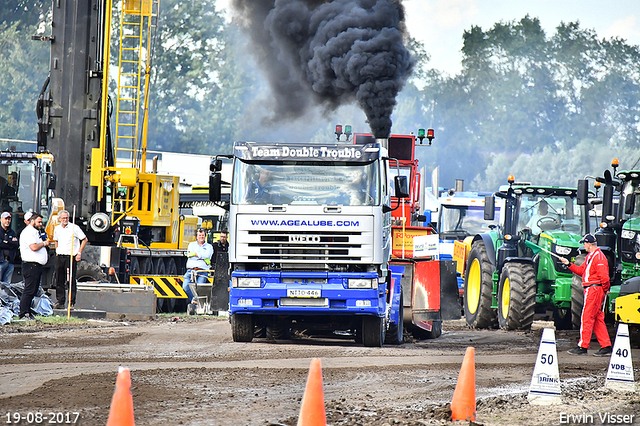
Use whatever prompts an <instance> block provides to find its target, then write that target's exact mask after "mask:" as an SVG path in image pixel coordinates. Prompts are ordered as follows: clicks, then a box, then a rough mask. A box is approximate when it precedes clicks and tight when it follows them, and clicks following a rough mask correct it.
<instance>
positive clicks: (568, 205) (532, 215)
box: [518, 194, 586, 235]
mask: <svg viewBox="0 0 640 426" xmlns="http://www.w3.org/2000/svg"><path fill="white" fill-rule="evenodd" d="M583 210H584V209H582V208H581V206H579V205H578V204H577V202H576V198H575V197H573V196H569V195H566V196H565V195H534V194H527V195H523V196H522V200H521V203H520V213H519V216H518V230H522V229H525V228H526V229H530V230H531V232H532V234H533V235H539V234H540V233H541V232H544V231H554V230H560V231H566V232H570V233H573V234H579V235H582V233H583V232H584V229H585V227H584V222H585V220H586V217H584V215H583Z"/></svg>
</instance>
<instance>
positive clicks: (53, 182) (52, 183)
mask: <svg viewBox="0 0 640 426" xmlns="http://www.w3.org/2000/svg"><path fill="white" fill-rule="evenodd" d="M57 182H58V178H57V177H56V175H49V179H48V182H47V189H51V190H53V189H56V183H57Z"/></svg>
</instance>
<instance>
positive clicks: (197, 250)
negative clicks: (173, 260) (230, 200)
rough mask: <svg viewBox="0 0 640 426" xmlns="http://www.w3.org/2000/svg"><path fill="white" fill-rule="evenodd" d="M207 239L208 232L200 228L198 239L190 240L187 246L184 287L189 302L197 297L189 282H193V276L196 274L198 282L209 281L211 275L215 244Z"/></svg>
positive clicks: (197, 232) (197, 234)
mask: <svg viewBox="0 0 640 426" xmlns="http://www.w3.org/2000/svg"><path fill="white" fill-rule="evenodd" d="M205 239H206V233H205V232H204V229H201V228H200V229H198V230H197V231H196V241H192V242H190V243H189V246H188V247H187V257H188V259H187V273H186V274H184V280H183V284H182V289H183V290H184V292H185V293H187V297H188V299H187V301H188V303H191V302H192V301H193V298H194V297H196V295H195V294H193V292H192V291H191V287H190V286H189V284H191V283H193V280H192V276H195V279H196V283H198V284H202V283H205V282H207V277H208V276H209V269H210V266H209V265H211V256H212V255H213V246H212V245H211V244H209V243H207V242H206V241H205Z"/></svg>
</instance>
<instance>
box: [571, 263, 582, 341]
mask: <svg viewBox="0 0 640 426" xmlns="http://www.w3.org/2000/svg"><path fill="white" fill-rule="evenodd" d="M583 305H584V288H583V287H582V277H580V276H579V275H575V274H574V275H573V281H571V324H572V325H573V329H574V330H580V323H581V320H582V307H583Z"/></svg>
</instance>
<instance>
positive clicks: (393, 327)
mask: <svg viewBox="0 0 640 426" xmlns="http://www.w3.org/2000/svg"><path fill="white" fill-rule="evenodd" d="M402 300H403V299H402V290H400V306H398V314H399V315H398V322H397V323H391V324H389V330H387V334H386V336H385V339H386V340H385V343H390V344H392V345H399V344H401V343H402V342H403V341H404V306H403V305H402Z"/></svg>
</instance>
